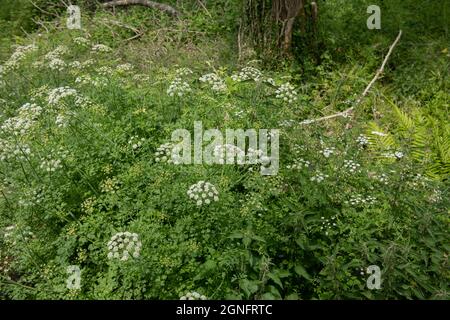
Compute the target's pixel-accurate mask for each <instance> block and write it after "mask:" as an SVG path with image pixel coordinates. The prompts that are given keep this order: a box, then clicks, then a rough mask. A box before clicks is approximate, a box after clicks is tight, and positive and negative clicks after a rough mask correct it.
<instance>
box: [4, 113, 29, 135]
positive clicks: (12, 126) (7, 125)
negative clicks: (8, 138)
mask: <svg viewBox="0 0 450 320" xmlns="http://www.w3.org/2000/svg"><path fill="white" fill-rule="evenodd" d="M33 123H34V121H33V120H31V119H27V118H22V117H12V118H9V119H6V120H5V122H4V123H3V124H2V126H1V129H2V130H3V131H4V132H7V133H10V134H13V135H15V136H19V135H25V134H27V133H28V131H29V129H30V128H31V127H32V126H33Z"/></svg>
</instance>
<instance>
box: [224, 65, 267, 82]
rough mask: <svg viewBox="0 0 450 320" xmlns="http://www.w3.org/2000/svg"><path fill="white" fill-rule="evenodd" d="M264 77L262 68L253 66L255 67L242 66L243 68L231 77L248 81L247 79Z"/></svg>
mask: <svg viewBox="0 0 450 320" xmlns="http://www.w3.org/2000/svg"><path fill="white" fill-rule="evenodd" d="M262 77H263V74H262V72H261V71H260V70H258V69H256V68H253V67H245V68H242V70H241V71H240V72H239V73H237V74H233V75H232V76H231V79H233V80H234V81H237V82H241V81H247V80H254V81H257V82H258V81H261V80H262Z"/></svg>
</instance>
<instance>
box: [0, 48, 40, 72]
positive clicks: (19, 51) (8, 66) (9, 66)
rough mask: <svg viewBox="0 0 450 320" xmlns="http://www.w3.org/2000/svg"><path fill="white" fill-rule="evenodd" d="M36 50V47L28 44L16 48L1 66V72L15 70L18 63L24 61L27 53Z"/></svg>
mask: <svg viewBox="0 0 450 320" xmlns="http://www.w3.org/2000/svg"><path fill="white" fill-rule="evenodd" d="M37 49H38V48H37V46H35V45H34V44H30V45H27V46H18V47H17V48H16V51H14V53H13V54H12V55H11V57H10V58H9V59H8V60H7V61H6V62H5V64H4V65H3V68H4V70H3V71H4V72H7V71H12V70H16V69H17V68H18V67H19V65H20V62H22V60H24V59H25V58H26V56H27V55H28V54H29V53H31V52H33V51H36V50H37Z"/></svg>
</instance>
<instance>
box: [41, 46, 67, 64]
mask: <svg viewBox="0 0 450 320" xmlns="http://www.w3.org/2000/svg"><path fill="white" fill-rule="evenodd" d="M68 52H69V49H68V48H67V47H66V46H57V47H56V49H55V50H53V51H50V52H49V53H47V54H46V55H45V56H44V59H45V60H47V61H50V60H53V59H61V56H62V55H64V54H66V53H68Z"/></svg>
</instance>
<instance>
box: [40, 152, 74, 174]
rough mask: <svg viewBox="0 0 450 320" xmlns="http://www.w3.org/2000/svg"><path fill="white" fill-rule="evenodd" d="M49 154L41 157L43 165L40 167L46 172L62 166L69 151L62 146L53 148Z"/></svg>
mask: <svg viewBox="0 0 450 320" xmlns="http://www.w3.org/2000/svg"><path fill="white" fill-rule="evenodd" d="M49 154H50V155H49V156H46V157H45V158H42V159H41V165H40V166H39V167H40V168H41V169H42V170H44V171H46V172H55V171H56V170H58V169H60V168H62V160H63V159H65V158H67V155H68V153H67V151H65V150H64V149H62V148H61V149H59V150H53V149H52V150H51V151H50V152H49Z"/></svg>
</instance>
